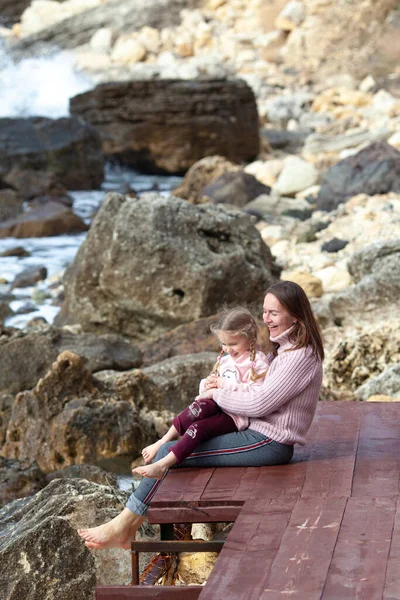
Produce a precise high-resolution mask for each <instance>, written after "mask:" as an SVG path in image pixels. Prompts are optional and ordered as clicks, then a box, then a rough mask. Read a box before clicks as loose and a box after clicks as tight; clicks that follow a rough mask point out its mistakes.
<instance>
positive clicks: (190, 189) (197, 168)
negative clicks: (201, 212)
mask: <svg viewBox="0 0 400 600" xmlns="http://www.w3.org/2000/svg"><path fill="white" fill-rule="evenodd" d="M239 169H240V167H239V166H238V165H235V164H234V163H232V162H230V161H229V160H227V159H226V158H224V157H222V156H207V157H206V158H202V159H201V160H199V161H198V162H196V163H195V164H194V165H193V166H192V167H190V169H189V171H188V172H187V173H186V175H185V177H184V179H183V181H182V183H181V184H180V186H179V187H177V188H176V189H175V190H174V191H173V194H174V196H177V197H178V198H183V199H184V200H188V201H189V202H191V203H193V204H201V203H202V202H204V201H206V202H208V201H209V200H208V199H207V200H204V199H203V198H202V197H201V196H200V195H199V194H200V191H201V190H202V189H203V187H204V186H206V185H207V184H208V183H210V182H211V181H213V180H214V179H218V177H221V175H224V173H228V172H229V171H238V170H239Z"/></svg>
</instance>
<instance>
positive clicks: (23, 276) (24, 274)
mask: <svg viewBox="0 0 400 600" xmlns="http://www.w3.org/2000/svg"><path fill="white" fill-rule="evenodd" d="M46 277H47V269H46V267H44V266H31V267H27V268H26V269H24V270H23V271H21V273H19V274H18V275H16V277H15V279H14V281H13V283H12V286H11V287H12V288H24V287H31V286H32V285H35V283H38V282H39V281H43V280H44V279H46Z"/></svg>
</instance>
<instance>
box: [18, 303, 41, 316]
mask: <svg viewBox="0 0 400 600" xmlns="http://www.w3.org/2000/svg"><path fill="white" fill-rule="evenodd" d="M37 310H39V309H38V307H37V306H36V305H35V304H34V303H33V302H25V303H24V304H23V305H22V306H20V307H19V308H18V309H17V310H16V311H15V314H16V315H28V314H29V313H31V312H35V311H37Z"/></svg>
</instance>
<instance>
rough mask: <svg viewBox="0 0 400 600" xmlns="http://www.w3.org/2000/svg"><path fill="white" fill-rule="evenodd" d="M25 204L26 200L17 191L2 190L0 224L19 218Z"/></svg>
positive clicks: (0, 193) (0, 196) (0, 191)
mask: <svg viewBox="0 0 400 600" xmlns="http://www.w3.org/2000/svg"><path fill="white" fill-rule="evenodd" d="M23 203H24V199H23V198H22V197H21V195H20V194H18V193H17V192H16V191H15V190H11V189H5V190H0V222H1V221H6V220H7V219H14V218H15V217H16V216H18V215H19V214H20V212H21V211H22V205H23Z"/></svg>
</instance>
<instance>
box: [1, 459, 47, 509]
mask: <svg viewBox="0 0 400 600" xmlns="http://www.w3.org/2000/svg"><path fill="white" fill-rule="evenodd" d="M45 485H46V479H45V476H44V473H43V472H42V471H41V470H40V469H39V467H38V466H37V464H36V463H35V462H32V461H26V462H25V463H21V462H20V461H18V460H13V459H9V458H4V457H3V456H0V507H1V506H3V505H4V504H8V503H9V502H11V500H15V499H16V498H23V497H25V496H32V494H35V493H36V492H38V491H39V490H40V489H42V488H43V487H44V486H45Z"/></svg>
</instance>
